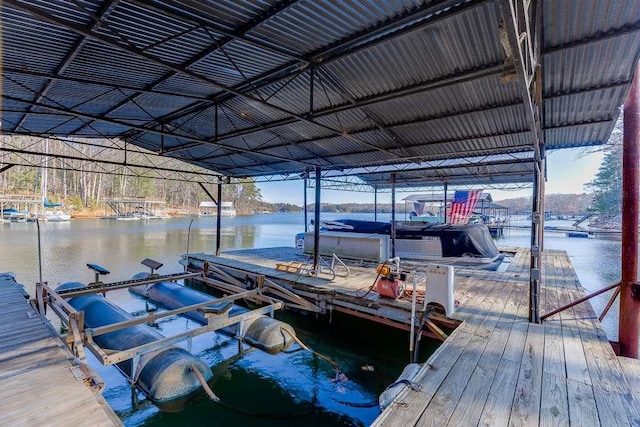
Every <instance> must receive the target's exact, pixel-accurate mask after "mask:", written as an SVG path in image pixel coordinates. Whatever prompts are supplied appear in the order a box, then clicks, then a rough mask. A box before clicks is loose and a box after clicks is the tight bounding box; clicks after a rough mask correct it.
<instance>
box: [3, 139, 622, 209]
mask: <svg viewBox="0 0 640 427" xmlns="http://www.w3.org/2000/svg"><path fill="white" fill-rule="evenodd" d="M121 144H122V143H121ZM105 145H108V143H105V142H104V141H101V142H100V143H96V141H91V140H89V141H85V140H73V141H63V140H59V139H53V138H49V139H44V138H35V137H27V136H6V135H4V136H3V139H2V140H1V142H0V152H1V154H0V155H1V156H2V157H1V159H2V163H3V164H16V165H17V166H14V167H11V168H9V169H7V170H5V171H4V172H3V173H0V194H4V195H7V194H15V195H17V194H20V195H27V194H28V195H41V194H42V193H43V188H42V185H43V182H45V180H43V175H42V174H44V173H46V177H47V179H46V182H47V184H46V187H47V188H46V189H44V191H45V193H46V194H47V197H48V199H49V200H50V201H52V202H62V203H64V204H65V205H66V206H69V207H71V208H73V209H77V210H83V209H100V208H101V207H102V205H103V201H104V200H105V199H109V198H125V197H144V198H148V199H155V200H162V201H164V202H165V203H166V204H167V206H168V207H169V208H171V209H175V210H184V211H190V210H195V209H197V207H198V205H199V203H200V202H201V201H203V200H209V197H208V195H207V194H206V192H205V191H203V190H202V188H201V187H200V186H198V185H197V184H196V183H193V182H186V181H185V180H174V179H166V178H167V176H169V177H171V176H172V174H173V175H176V174H179V173H180V172H185V173H191V174H192V176H194V175H193V174H194V173H199V172H201V173H205V174H211V171H208V170H205V169H202V168H198V167H196V166H193V165H190V164H187V163H184V162H182V161H180V160H176V159H172V158H168V157H158V156H155V155H154V154H153V153H150V152H145V151H144V150H142V149H138V148H134V149H128V150H127V149H123V148H122V146H120V147H117V149H116V148H115V147H113V148H107V147H105ZM3 149H4V150H3ZM605 150H606V154H605V156H604V160H603V162H602V165H601V167H600V169H599V171H598V173H597V175H596V176H595V178H594V179H593V181H591V182H590V183H588V184H587V186H586V187H587V188H588V189H589V190H591V193H584V194H549V195H546V197H545V210H548V211H552V212H554V213H559V214H566V215H580V214H585V213H597V214H609V215H612V214H613V215H615V214H618V213H620V210H621V199H622V166H621V165H622V144H621V141H614V143H612V144H610V145H607V146H606V147H605ZM38 153H50V154H52V157H49V158H48V159H47V160H45V158H44V157H43V156H42V155H41V154H38ZM154 156H155V157H154ZM83 159H84V160H83ZM86 159H92V160H96V161H95V162H92V161H88V160H86ZM100 160H106V161H108V162H110V163H108V164H104V163H100V162H99V161H100ZM125 163H126V165H125ZM140 165H148V166H149V167H146V168H145V167H142V166H140ZM154 166H158V167H161V169H162V170H160V169H155V170H154V169H153V167H154ZM45 171H46V172H45ZM222 188H223V194H222V200H223V201H231V202H233V203H234V206H235V208H236V210H237V211H238V212H240V213H250V212H255V211H270V212H277V211H281V212H287V211H297V210H300V209H302V208H301V207H299V206H296V205H293V204H286V203H274V204H272V203H266V202H263V201H262V196H261V194H260V190H259V188H258V187H257V186H256V184H255V182H253V181H252V180H250V179H246V180H241V181H238V180H233V181H231V183H229V184H224V185H223V186H222ZM209 192H210V193H211V194H213V195H214V196H216V188H215V186H209ZM500 204H503V205H505V206H507V207H509V212H510V213H511V214H526V213H529V212H531V198H530V197H523V198H514V199H508V200H504V201H500ZM314 208H315V206H314V204H309V205H308V209H309V210H310V211H313V210H314ZM375 209H376V207H375V206H374V205H373V204H372V203H371V204H357V203H345V204H332V203H322V205H321V210H322V211H324V212H344V213H350V212H361V213H363V212H364V213H373V212H374V211H375ZM396 210H397V212H404V204H403V203H401V204H398V205H397V206H396ZM377 211H378V212H379V213H389V212H391V204H379V205H378V207H377Z"/></svg>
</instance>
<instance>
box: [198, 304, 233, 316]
mask: <svg viewBox="0 0 640 427" xmlns="http://www.w3.org/2000/svg"><path fill="white" fill-rule="evenodd" d="M232 307H233V301H227V302H222V303H220V304H214V305H208V306H206V307H200V308H199V309H198V311H199V312H201V313H203V314H204V317H206V318H207V319H208V318H210V317H216V316H220V315H223V314H227V313H228V312H229V310H231V308H232Z"/></svg>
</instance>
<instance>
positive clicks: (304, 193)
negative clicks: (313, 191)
mask: <svg viewBox="0 0 640 427" xmlns="http://www.w3.org/2000/svg"><path fill="white" fill-rule="evenodd" d="M302 185H303V190H304V191H303V192H302V196H303V203H304V231H305V232H307V231H309V228H308V227H309V218H308V217H307V175H306V172H305V176H304V179H303V180H302Z"/></svg>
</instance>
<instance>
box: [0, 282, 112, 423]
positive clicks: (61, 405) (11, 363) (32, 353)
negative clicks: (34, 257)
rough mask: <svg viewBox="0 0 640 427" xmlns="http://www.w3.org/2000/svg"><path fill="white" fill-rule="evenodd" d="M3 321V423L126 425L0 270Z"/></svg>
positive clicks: (0, 398)
mask: <svg viewBox="0 0 640 427" xmlns="http://www.w3.org/2000/svg"><path fill="white" fill-rule="evenodd" d="M0 325H1V326H0V412H1V413H2V421H1V422H0V423H1V424H2V425H12V426H16V425H47V426H70V425H73V426H113V425H116V426H117V425H122V422H121V421H120V419H119V418H118V416H117V415H116V414H115V413H114V412H113V410H112V409H111V407H110V406H109V405H108V404H107V402H106V401H105V400H104V398H103V397H102V395H101V394H100V391H99V390H97V389H95V388H91V387H90V385H87V383H90V382H91V381H90V377H89V376H88V375H87V371H86V369H85V368H84V366H83V365H82V364H77V363H72V362H73V356H72V355H71V353H70V352H69V351H68V350H67V349H66V347H65V346H64V344H63V342H62V341H61V340H60V338H59V337H58V336H56V334H55V331H53V330H52V329H51V326H50V325H49V323H48V322H44V321H43V320H42V319H41V318H40V316H39V315H38V313H37V312H36V311H35V310H34V309H33V307H31V305H30V304H29V302H28V301H27V299H26V297H25V293H24V290H23V288H22V286H20V285H18V284H17V283H16V281H15V280H14V278H13V277H12V276H11V275H9V274H0Z"/></svg>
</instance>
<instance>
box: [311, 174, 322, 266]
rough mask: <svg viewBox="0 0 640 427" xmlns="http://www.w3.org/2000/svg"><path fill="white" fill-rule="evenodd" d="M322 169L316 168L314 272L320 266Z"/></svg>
mask: <svg viewBox="0 0 640 427" xmlns="http://www.w3.org/2000/svg"><path fill="white" fill-rule="evenodd" d="M320 177H321V170H320V167H319V166H318V167H316V207H315V209H314V213H313V219H314V221H313V271H318V265H319V264H320Z"/></svg>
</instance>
